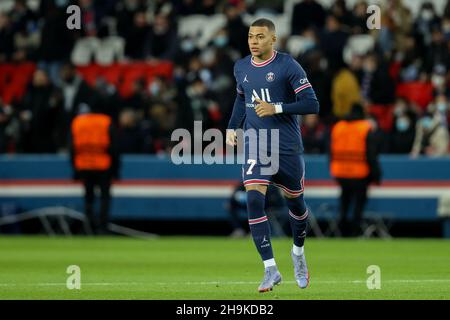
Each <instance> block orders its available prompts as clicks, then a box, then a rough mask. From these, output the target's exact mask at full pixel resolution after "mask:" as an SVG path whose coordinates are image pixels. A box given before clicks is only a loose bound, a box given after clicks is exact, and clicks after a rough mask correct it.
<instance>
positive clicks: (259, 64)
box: [250, 50, 277, 68]
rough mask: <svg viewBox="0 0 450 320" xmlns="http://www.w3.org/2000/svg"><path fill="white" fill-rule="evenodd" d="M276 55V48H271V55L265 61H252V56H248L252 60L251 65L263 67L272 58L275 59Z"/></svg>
mask: <svg viewBox="0 0 450 320" xmlns="http://www.w3.org/2000/svg"><path fill="white" fill-rule="evenodd" d="M276 56H277V51H276V50H273V54H272V56H271V57H270V58H269V59H267V60H266V61H263V62H255V61H253V57H251V58H250V61H251V62H252V65H253V66H254V67H258V68H260V67H265V66H267V65H268V64H269V63H271V62H272V61H273V60H275V58H276Z"/></svg>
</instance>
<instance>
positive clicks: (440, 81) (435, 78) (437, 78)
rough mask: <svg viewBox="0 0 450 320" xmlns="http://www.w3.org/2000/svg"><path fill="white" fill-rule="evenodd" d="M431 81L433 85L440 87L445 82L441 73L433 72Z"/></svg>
mask: <svg viewBox="0 0 450 320" xmlns="http://www.w3.org/2000/svg"><path fill="white" fill-rule="evenodd" d="M431 82H433V85H434V86H435V87H440V86H442V85H443V84H444V83H445V78H444V77H443V76H441V75H437V74H434V75H432V76H431Z"/></svg>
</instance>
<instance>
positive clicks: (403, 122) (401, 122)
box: [395, 117, 409, 132]
mask: <svg viewBox="0 0 450 320" xmlns="http://www.w3.org/2000/svg"><path fill="white" fill-rule="evenodd" d="M395 125H396V127H397V130H398V131H400V132H405V131H406V130H408V129H409V120H408V118H405V117H402V118H398V119H397V121H396V123H395Z"/></svg>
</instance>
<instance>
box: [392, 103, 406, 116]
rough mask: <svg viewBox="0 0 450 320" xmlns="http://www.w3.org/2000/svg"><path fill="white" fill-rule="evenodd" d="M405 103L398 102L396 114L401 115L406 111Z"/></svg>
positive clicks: (395, 109)
mask: <svg viewBox="0 0 450 320" xmlns="http://www.w3.org/2000/svg"><path fill="white" fill-rule="evenodd" d="M405 109H406V107H405V105H404V104H403V103H397V104H396V106H395V108H394V114H395V115H396V116H397V117H399V116H401V115H402V114H403V113H404V112H405Z"/></svg>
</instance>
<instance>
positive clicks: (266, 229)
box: [243, 161, 281, 292]
mask: <svg viewBox="0 0 450 320" xmlns="http://www.w3.org/2000/svg"><path fill="white" fill-rule="evenodd" d="M260 172H261V170H260V167H259V165H258V164H257V163H256V162H254V163H253V162H252V161H250V162H247V163H246V164H245V165H244V166H243V180H244V186H245V190H246V192H247V212H248V223H249V227H250V233H251V235H252V237H253V242H254V243H255V246H256V249H257V250H258V252H259V255H260V256H261V259H262V261H263V264H264V269H265V271H264V278H263V281H262V282H261V284H260V286H259V287H258V291H259V292H266V291H270V290H272V288H273V286H274V285H276V284H278V283H280V282H281V275H280V273H279V272H278V268H277V266H276V262H275V258H274V255H273V251H272V243H271V239H270V236H271V234H270V233H271V232H270V224H269V220H268V218H267V215H266V213H265V210H264V208H265V200H266V191H267V185H268V184H269V183H270V180H269V179H270V177H266V176H262V175H261V174H260ZM268 178H269V179H268Z"/></svg>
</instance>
